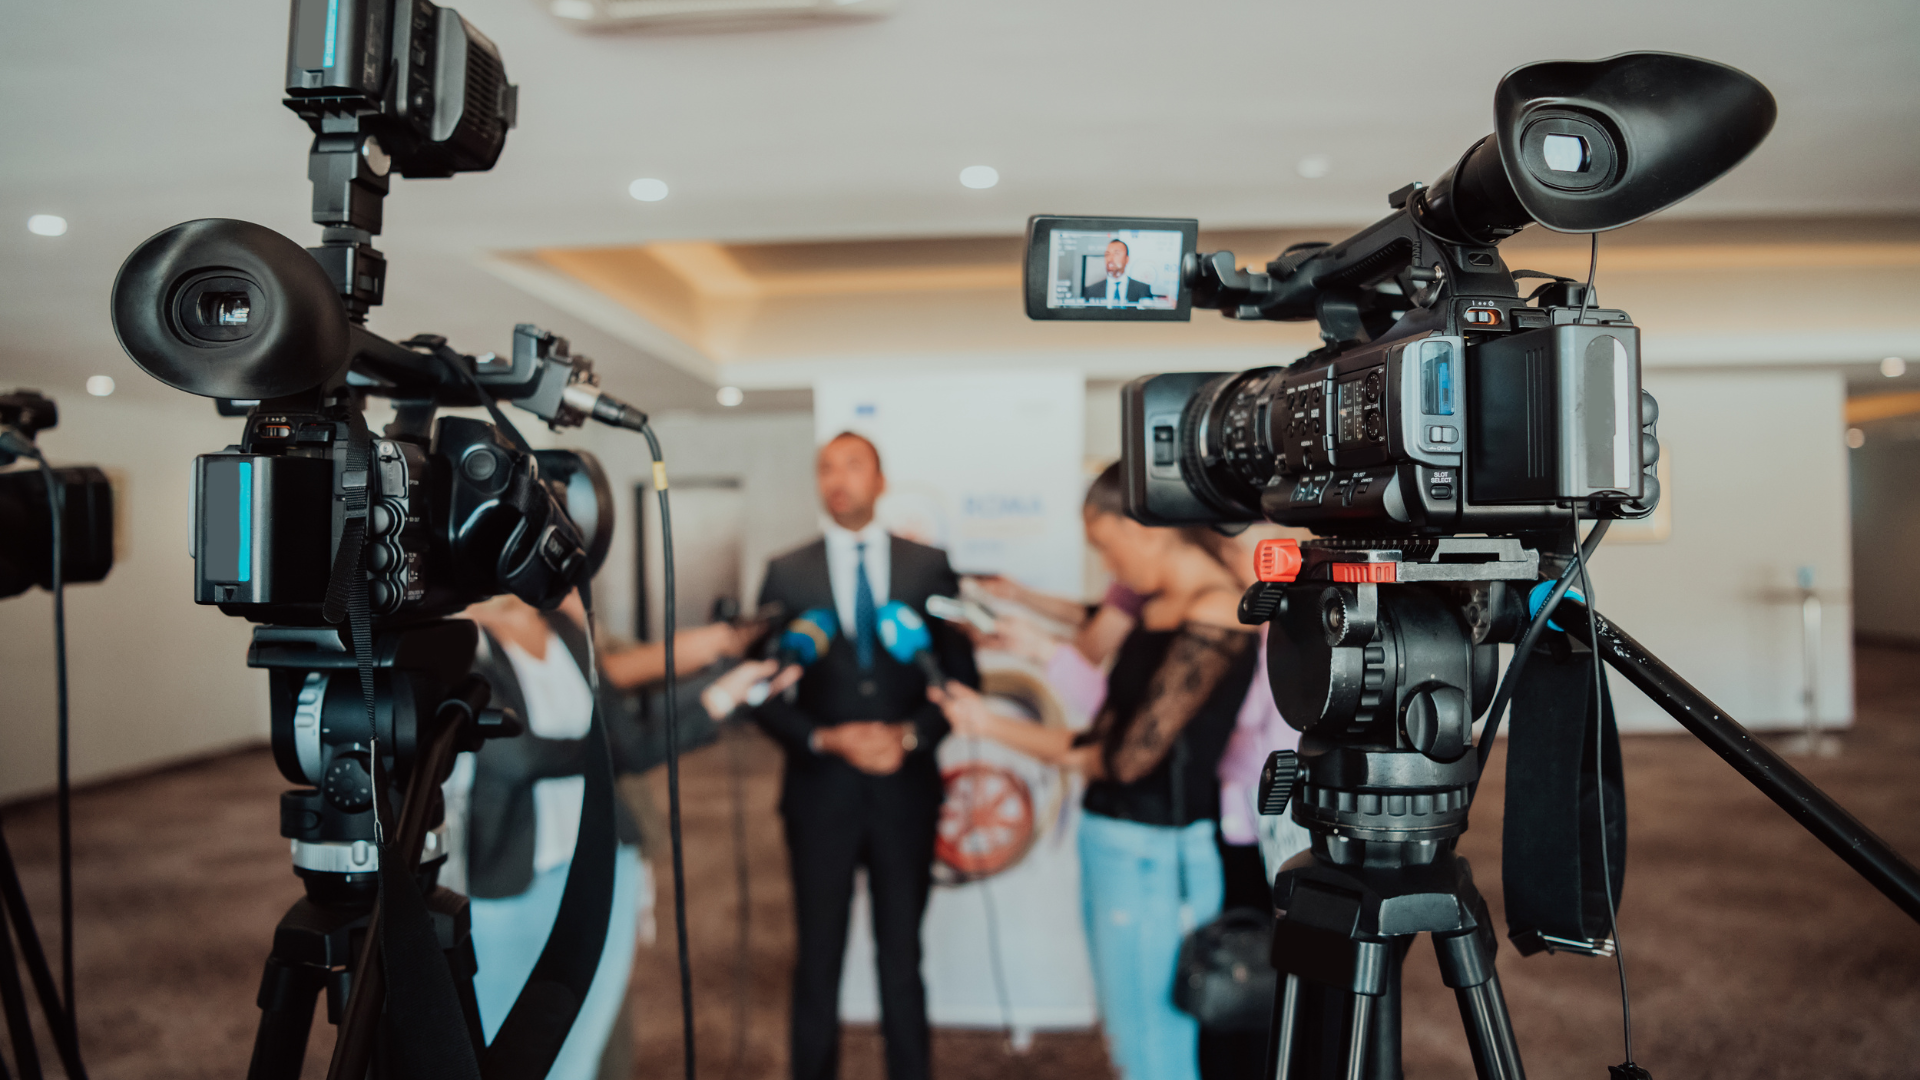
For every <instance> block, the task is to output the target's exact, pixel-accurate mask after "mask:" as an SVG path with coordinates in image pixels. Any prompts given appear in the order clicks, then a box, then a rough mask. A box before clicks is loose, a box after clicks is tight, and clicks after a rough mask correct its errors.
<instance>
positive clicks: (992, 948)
mask: <svg viewBox="0 0 1920 1080" xmlns="http://www.w3.org/2000/svg"><path fill="white" fill-rule="evenodd" d="M966 745H967V760H969V761H976V762H977V761H979V760H980V743H979V738H978V736H974V735H969V736H967V743H966ZM977 884H978V885H979V886H980V899H981V902H982V903H983V904H985V906H986V913H987V962H988V966H989V967H990V968H991V969H992V971H993V992H994V997H995V998H997V999H998V1000H999V1003H1000V1024H1001V1026H1002V1027H1004V1028H1005V1029H1006V1032H1007V1049H1008V1050H1009V1051H1012V1050H1013V995H1012V994H1011V993H1009V992H1008V991H1007V971H1006V961H1005V959H1004V958H1003V957H1002V956H1001V953H1000V913H999V910H998V909H997V908H996V907H995V906H994V903H993V889H992V888H991V886H990V885H989V884H988V881H987V879H986V878H981V879H980V880H979V881H978V882H977ZM1026 1071H1027V1067H1026V1062H1025V1061H1022V1062H1021V1063H1020V1073H1021V1075H1023V1076H1024V1075H1026Z"/></svg>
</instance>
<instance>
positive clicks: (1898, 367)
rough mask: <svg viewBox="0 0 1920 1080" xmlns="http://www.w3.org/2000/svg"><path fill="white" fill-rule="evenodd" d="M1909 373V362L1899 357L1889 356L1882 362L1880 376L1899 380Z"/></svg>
mask: <svg viewBox="0 0 1920 1080" xmlns="http://www.w3.org/2000/svg"><path fill="white" fill-rule="evenodd" d="M1906 373H1907V362H1906V360H1904V359H1903V358H1901V357H1898V356H1889V357H1887V358H1886V359H1885V360H1882V361H1880V374H1882V375H1885V376H1886V377H1887V378H1889V379H1897V378H1899V377H1900V376H1902V375H1905V374H1906Z"/></svg>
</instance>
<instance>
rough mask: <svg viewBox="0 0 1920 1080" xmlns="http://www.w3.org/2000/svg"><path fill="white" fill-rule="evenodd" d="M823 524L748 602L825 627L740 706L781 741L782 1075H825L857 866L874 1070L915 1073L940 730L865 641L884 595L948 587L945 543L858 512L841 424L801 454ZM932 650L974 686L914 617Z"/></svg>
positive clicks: (905, 667) (860, 467)
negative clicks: (816, 613) (923, 540)
mask: <svg viewBox="0 0 1920 1080" xmlns="http://www.w3.org/2000/svg"><path fill="white" fill-rule="evenodd" d="M815 477H816V480H817V482H818V485H819V491H820V502H821V505H822V507H823V508H824V509H825V511H826V514H827V517H828V518H829V519H830V520H829V522H828V523H827V524H826V526H825V533H826V535H825V536H824V537H822V538H821V539H819V540H816V541H814V542H813V543H811V544H808V545H807V546H805V547H802V548H800V549H798V550H796V551H792V552H789V553H788V554H785V555H782V556H780V557H779V558H776V559H774V560H773V561H772V562H771V563H770V564H769V565H768V567H767V576H766V582H765V585H764V586H763V587H762V589H761V592H760V604H761V605H762V606H765V605H767V604H770V603H778V604H780V605H782V606H783V607H784V608H785V609H786V610H787V611H805V610H808V609H811V608H827V609H831V610H833V611H834V612H836V613H837V614H838V617H839V623H840V627H841V634H840V636H839V637H838V638H836V639H835V640H834V641H832V642H831V644H830V646H829V647H828V649H827V650H826V652H825V653H824V654H823V655H822V656H821V657H820V659H819V660H818V661H816V662H815V663H814V664H813V665H812V666H811V667H809V668H808V669H807V672H806V674H805V675H804V676H803V677H802V678H801V679H800V681H799V683H798V685H797V686H796V687H795V691H794V693H792V694H791V695H785V696H779V697H773V698H769V699H768V700H767V701H766V702H765V703H764V704H763V705H761V706H760V707H759V708H758V709H757V710H756V716H757V718H758V720H759V722H760V724H761V726H762V727H764V728H765V729H766V730H767V732H768V733H769V734H771V735H772V736H773V737H774V738H775V739H777V740H778V741H779V743H780V745H781V747H782V748H783V749H784V750H785V752H786V769H785V773H784V775H783V777H782V786H781V795H780V813H781V817H782V820H783V821H784V823H785V825H786V834H787V849H788V853H789V855H790V857H791V870H792V874H793V896H794V915H795V922H796V924H797V930H798V938H799V955H798V957H797V958H796V961H795V964H794V972H793V1020H792V1024H793V1026H792V1032H791V1037H792V1061H793V1075H794V1077H795V1080H828V1078H831V1077H833V1076H835V1075H837V1072H838V1059H839V1047H840V1020H839V1004H840V969H841V964H842V960H843V958H844V956H845V954H846V944H847V920H848V915H849V912H850V909H851V905H852V903H853V882H854V871H855V869H856V868H858V867H860V866H865V867H866V870H867V889H868V892H869V894H870V897H871V900H872V911H873V935H874V944H875V946H876V949H877V953H878V955H877V957H876V959H877V962H878V963H877V966H878V969H879V970H878V975H879V983H880V1028H881V1032H882V1034H883V1035H884V1036H885V1039H886V1060H887V1076H888V1077H889V1078H890V1080H924V1078H925V1077H926V1076H927V1075H928V1069H929V1059H930V1055H931V1034H930V1032H929V1030H928V1026H927V1010H926V988H925V986H924V984H923V983H922V982H921V979H920V920H921V916H922V915H923V914H924V912H925V910H926V905H927V894H928V890H929V888H930V887H931V884H932V866H933V842H934V829H935V826H936V825H937V823H938V821H939V815H940V802H941V798H942V790H941V783H940V771H939V768H938V766H937V765H936V763H935V761H934V748H935V747H936V746H937V745H938V744H939V742H940V740H941V738H943V737H944V736H945V735H946V733H947V722H946V719H945V717H944V716H943V715H942V714H941V710H940V709H939V708H938V707H936V706H934V705H933V704H931V703H929V702H928V700H927V697H926V694H927V689H928V687H927V679H926V677H925V676H924V675H923V674H921V671H920V669H919V668H918V667H917V666H915V665H913V664H903V663H900V662H899V661H897V660H895V659H894V658H893V657H892V656H890V655H889V654H888V652H887V650H886V649H885V648H883V647H882V646H881V643H880V641H879V640H878V612H879V609H880V607H881V606H882V605H885V604H886V603H888V602H889V601H900V602H903V603H906V604H908V605H911V606H912V607H913V608H914V609H915V610H916V611H919V612H920V613H921V615H922V616H923V617H924V616H925V611H926V600H927V597H929V596H932V595H935V594H942V595H947V596H951V595H954V594H955V593H956V592H957V590H958V586H959V581H958V579H957V578H955V576H954V573H953V571H952V569H950V568H949V567H948V565H947V557H946V555H945V553H943V552H941V551H940V550H938V549H936V548H930V547H925V546H923V545H920V544H916V543H912V542H911V541H907V540H902V539H900V538H899V537H895V536H889V535H888V534H887V533H886V531H885V530H884V529H883V528H882V527H881V526H880V524H879V523H878V522H877V521H876V520H875V519H874V508H875V505H876V503H877V501H878V499H879V498H880V494H881V493H882V492H883V491H885V490H886V477H885V474H884V473H883V472H882V471H881V467H880V453H879V451H878V450H876V449H875V448H874V446H873V444H872V443H871V442H869V441H867V440H866V439H865V438H863V437H861V436H859V435H855V434H852V433H846V434H841V435H838V436H836V437H835V438H833V439H832V440H830V441H829V442H828V443H827V444H826V445H825V446H822V447H821V448H820V452H819V455H818V457H817V458H816V460H815ZM927 621H928V623H929V628H930V630H931V631H932V634H933V643H934V648H933V653H934V659H935V660H936V661H937V662H938V664H939V666H940V668H941V670H942V671H943V672H944V673H945V674H946V676H947V677H948V678H950V679H953V680H957V681H958V682H959V683H961V684H964V685H966V686H969V687H973V686H978V685H979V682H980V679H979V674H978V673H977V672H976V671H975V669H974V665H973V651H972V649H971V647H970V646H969V645H968V644H967V641H966V639H965V638H964V637H963V636H961V635H960V634H959V633H958V632H957V631H954V630H953V629H951V628H950V627H948V626H946V625H945V624H944V623H941V622H940V621H938V620H934V619H929V620H927Z"/></svg>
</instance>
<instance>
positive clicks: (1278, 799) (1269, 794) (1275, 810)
mask: <svg viewBox="0 0 1920 1080" xmlns="http://www.w3.org/2000/svg"><path fill="white" fill-rule="evenodd" d="M1299 778H1300V755H1298V754H1296V753H1294V752H1293V751H1291V750H1275V751H1274V752H1273V753H1271V754H1268V755H1267V763H1266V764H1265V765H1264V766H1262V767H1261V769H1260V812H1261V813H1262V814H1267V815H1270V816H1271V815H1279V814H1284V813H1286V812H1287V800H1288V799H1290V798H1292V797H1293V785H1294V782H1295V781H1296V780H1298V779H1299Z"/></svg>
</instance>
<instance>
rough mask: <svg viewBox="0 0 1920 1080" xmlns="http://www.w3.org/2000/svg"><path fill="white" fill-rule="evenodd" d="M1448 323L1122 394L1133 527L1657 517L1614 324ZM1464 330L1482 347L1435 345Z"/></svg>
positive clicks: (1542, 316) (1649, 434)
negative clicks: (1583, 511) (1595, 514)
mask: <svg viewBox="0 0 1920 1080" xmlns="http://www.w3.org/2000/svg"><path fill="white" fill-rule="evenodd" d="M1458 308H1459V310H1458V314H1457V317H1456V318H1455V319H1453V320H1452V321H1454V322H1455V323H1457V324H1463V325H1456V326H1453V327H1441V328H1436V329H1434V330H1431V331H1428V332H1425V333H1421V334H1418V335H1414V336H1409V337H1405V338H1396V339H1390V340H1386V341H1382V342H1376V343H1367V344H1362V345H1359V346H1356V347H1353V348H1350V349H1347V350H1345V351H1341V352H1337V353H1333V352H1332V351H1331V350H1323V351H1322V353H1319V354H1315V355H1314V356H1310V357H1308V358H1306V359H1304V360H1302V361H1300V362H1298V363H1295V364H1293V365H1292V366H1289V367H1286V368H1262V369H1256V370H1253V371H1248V372H1241V373H1237V374H1197V373H1179V374H1169V375H1154V376H1148V377H1145V378H1142V379H1137V380H1135V381H1134V382H1132V383H1129V384H1128V385H1127V386H1126V387H1125V388H1124V390H1123V391H1122V410H1123V411H1122V421H1121V423H1122V455H1123V459H1124V462H1125V464H1124V466H1123V468H1124V471H1125V474H1126V478H1127V484H1128V505H1129V509H1130V510H1131V511H1132V513H1133V514H1134V516H1135V517H1137V518H1138V519H1139V520H1141V521H1144V522H1147V523H1149V524H1156V525H1189V524H1212V523H1228V522H1250V521H1259V520H1267V521H1274V522H1279V523H1281V524H1285V525H1296V526H1302V527H1305V528H1309V529H1312V530H1314V531H1315V532H1318V533H1324V534H1338V535H1363V534H1364V535H1409V536H1419V535H1445V534H1451V533H1457V532H1488V533H1497V532H1514V531H1519V530H1524V529H1529V528H1539V527H1543V526H1546V525H1549V524H1550V523H1551V522H1552V521H1553V520H1554V517H1553V516H1552V515H1553V514H1555V513H1556V512H1557V513H1558V514H1559V515H1560V516H1561V517H1564V514H1565V510H1566V509H1567V508H1569V507H1572V506H1576V505H1578V506H1582V507H1589V508H1597V507H1604V508H1605V510H1604V512H1606V513H1608V514H1609V515H1610V516H1617V517H1639V516H1644V515H1645V514H1648V513H1650V512H1652V509H1653V505H1654V503H1655V502H1656V501H1657V500H1658V498H1659V483H1658V481H1657V480H1655V479H1654V477H1653V476H1652V475H1651V469H1652V466H1653V463H1654V461H1655V460H1656V459H1657V458H1658V445H1657V443H1656V442H1655V431H1654V423H1655V419H1656V416H1657V413H1656V410H1655V408H1654V406H1653V403H1652V398H1651V397H1650V396H1647V395H1646V394H1645V391H1643V390H1642V389H1641V386H1640V348H1639V344H1640V335H1639V329H1638V328H1637V327H1635V326H1633V325H1632V323H1631V322H1629V321H1628V319H1627V317H1626V315H1625V313H1624V312H1620V311H1598V312H1595V311H1588V312H1587V313H1586V317H1585V318H1584V319H1579V321H1578V322H1576V319H1577V318H1578V317H1579V311H1578V309H1577V308H1569V307H1555V306H1548V307H1532V306H1527V305H1526V304H1525V303H1524V302H1522V301H1519V300H1518V299H1517V298H1504V302H1503V299H1502V298H1497V297H1488V298H1471V299H1463V300H1462V301H1460V302H1459V305H1458ZM1474 326H1478V327H1485V328H1487V329H1483V330H1480V331H1478V332H1471V331H1470V332H1466V333H1460V332H1452V333H1449V332H1447V331H1448V330H1454V331H1459V330H1464V329H1466V328H1467V327H1474ZM1494 328H1498V330H1494ZM1508 328H1511V329H1508Z"/></svg>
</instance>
